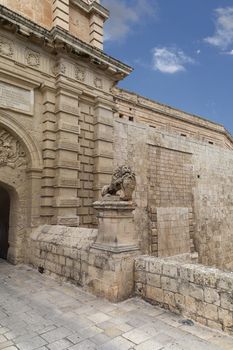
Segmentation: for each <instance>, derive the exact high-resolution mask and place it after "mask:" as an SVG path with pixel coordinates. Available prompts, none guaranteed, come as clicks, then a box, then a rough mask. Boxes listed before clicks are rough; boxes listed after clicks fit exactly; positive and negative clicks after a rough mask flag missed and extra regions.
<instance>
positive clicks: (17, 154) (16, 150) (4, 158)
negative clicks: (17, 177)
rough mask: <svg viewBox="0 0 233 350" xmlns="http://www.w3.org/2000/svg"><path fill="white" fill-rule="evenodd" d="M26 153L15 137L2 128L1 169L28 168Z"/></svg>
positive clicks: (0, 138)
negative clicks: (7, 167) (4, 167)
mask: <svg viewBox="0 0 233 350" xmlns="http://www.w3.org/2000/svg"><path fill="white" fill-rule="evenodd" d="M26 164H27V159H26V153H25V151H24V149H23V147H22V145H21V144H20V142H19V141H18V140H17V139H15V137H14V136H12V135H11V134H9V133H8V132H7V131H6V130H4V129H2V128H0V167H3V166H9V167H11V168H13V169H14V168H18V167H21V166H26Z"/></svg>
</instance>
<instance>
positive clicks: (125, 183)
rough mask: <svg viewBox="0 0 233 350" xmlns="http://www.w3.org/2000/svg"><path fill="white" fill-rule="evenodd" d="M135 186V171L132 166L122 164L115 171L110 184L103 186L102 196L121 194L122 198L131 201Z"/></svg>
mask: <svg viewBox="0 0 233 350" xmlns="http://www.w3.org/2000/svg"><path fill="white" fill-rule="evenodd" d="M135 187H136V177H135V174H134V172H133V171H132V169H131V167H130V166H127V165H122V166H120V167H118V168H117V169H116V170H115V171H114V173H113V175H112V181H111V183H110V185H106V186H104V187H103V188H102V191H101V195H102V197H105V196H116V195H119V196H120V199H121V200H123V201H130V200H132V194H133V191H134V190H135Z"/></svg>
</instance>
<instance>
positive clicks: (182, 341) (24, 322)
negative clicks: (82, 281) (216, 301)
mask: <svg viewBox="0 0 233 350" xmlns="http://www.w3.org/2000/svg"><path fill="white" fill-rule="evenodd" d="M181 320H182V318H181V317H177V316H175V315H173V314H171V313H169V312H165V311H164V310H162V309H160V308H157V307H154V306H151V305H150V304H147V303H145V302H144V301H142V300H140V299H137V298H134V299H130V300H128V301H125V302H122V303H119V304H112V303H109V302H107V301H106V300H103V299H99V298H96V297H94V296H92V295H90V294H88V293H85V292H83V291H82V290H81V289H80V288H78V287H75V286H72V285H70V284H67V283H64V284H62V285H61V284H59V283H57V282H56V281H54V280H52V279H51V278H49V277H47V276H45V275H41V274H39V273H38V272H37V271H35V270H33V269H31V268H29V267H27V266H17V267H15V266H12V265H9V264H7V263H6V262H4V261H3V260H0V350H1V349H5V350H6V349H7V350H16V349H19V350H33V349H40V350H47V349H50V350H63V349H69V350H81V349H83V350H89V349H90V350H92V349H100V350H116V349H119V350H129V349H131V350H133V349H135V350H152V349H153V350H233V338H231V337H228V336H226V335H223V334H221V333H218V332H217V331H211V330H208V329H206V328H204V327H200V326H198V325H193V326H184V325H182V324H181V323H180V322H179V321H181Z"/></svg>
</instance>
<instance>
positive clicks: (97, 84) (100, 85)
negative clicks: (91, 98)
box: [94, 77, 103, 89]
mask: <svg viewBox="0 0 233 350" xmlns="http://www.w3.org/2000/svg"><path fill="white" fill-rule="evenodd" d="M94 85H95V87H96V88H97V89H103V81H102V79H100V78H97V77H96V78H95V80H94Z"/></svg>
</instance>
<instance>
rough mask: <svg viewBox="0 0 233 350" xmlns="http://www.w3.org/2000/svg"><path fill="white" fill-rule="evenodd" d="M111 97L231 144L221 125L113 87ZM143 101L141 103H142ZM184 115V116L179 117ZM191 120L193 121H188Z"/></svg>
mask: <svg viewBox="0 0 233 350" xmlns="http://www.w3.org/2000/svg"><path fill="white" fill-rule="evenodd" d="M112 93H113V96H114V97H115V99H118V100H122V101H124V102H127V103H129V104H132V105H133V106H138V107H140V108H144V109H147V110H150V111H152V112H156V113H159V114H161V115H164V116H166V117H170V118H174V119H177V120H180V121H183V122H185V123H187V124H192V125H195V126H198V127H201V128H204V129H208V130H212V131H215V132H217V133H220V134H222V135H224V136H225V137H226V138H227V139H228V140H229V141H230V142H231V143H233V137H232V135H231V134H230V132H229V131H228V130H226V129H225V127H224V126H223V125H221V124H218V123H215V122H212V121H211V120H209V119H206V118H203V117H200V116H197V115H195V114H191V113H187V112H184V111H182V110H180V109H177V108H173V107H171V106H168V105H164V104H161V103H159V102H157V101H154V100H151V99H148V98H146V97H144V96H141V95H138V94H136V93H133V92H131V91H128V90H125V89H122V88H118V87H115V88H114V89H113V90H112ZM142 101H143V103H142ZM163 108H169V111H167V110H166V111H165V110H163ZM181 113H182V114H184V115H186V116H184V115H181ZM189 118H192V119H193V120H191V119H189Z"/></svg>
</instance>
